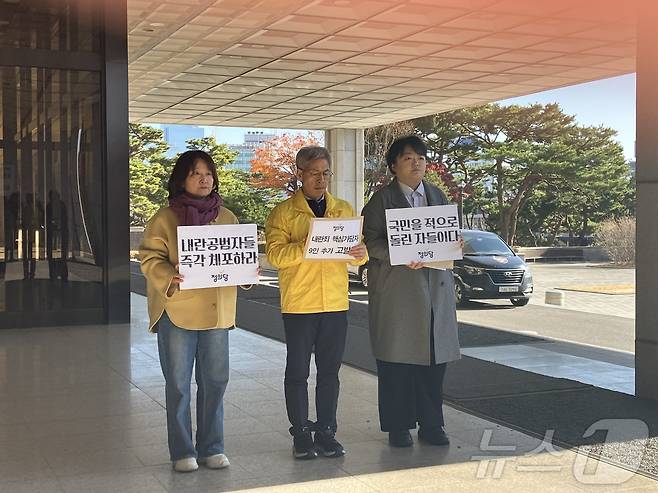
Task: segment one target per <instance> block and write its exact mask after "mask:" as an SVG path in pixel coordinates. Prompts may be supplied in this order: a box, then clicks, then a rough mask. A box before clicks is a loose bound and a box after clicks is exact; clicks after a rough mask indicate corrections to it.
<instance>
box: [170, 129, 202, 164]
mask: <svg viewBox="0 0 658 493" xmlns="http://www.w3.org/2000/svg"><path fill="white" fill-rule="evenodd" d="M160 130H162V131H163V132H164V139H165V141H167V144H169V150H168V151H167V156H168V157H173V156H175V155H176V154H180V153H181V152H184V151H186V150H187V141H188V140H190V139H201V138H203V136H204V132H203V128H202V127H197V126H195V125H160Z"/></svg>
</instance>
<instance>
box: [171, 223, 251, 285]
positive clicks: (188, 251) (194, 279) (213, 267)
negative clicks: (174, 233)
mask: <svg viewBox="0 0 658 493" xmlns="http://www.w3.org/2000/svg"><path fill="white" fill-rule="evenodd" d="M256 240H257V234H256V225H255V224H226V225H224V224H222V225H218V224H213V225H207V226H178V271H179V272H180V273H181V274H182V275H183V277H184V279H183V282H182V283H181V284H180V288H181V289H198V288H215V287H221V286H237V285H240V284H257V283H258V245H257V241H256Z"/></svg>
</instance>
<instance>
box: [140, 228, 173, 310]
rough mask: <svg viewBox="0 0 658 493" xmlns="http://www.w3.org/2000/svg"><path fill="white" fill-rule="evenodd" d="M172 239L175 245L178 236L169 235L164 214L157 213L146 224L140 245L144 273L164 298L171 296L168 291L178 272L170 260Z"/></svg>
mask: <svg viewBox="0 0 658 493" xmlns="http://www.w3.org/2000/svg"><path fill="white" fill-rule="evenodd" d="M172 241H173V242H174V243H173V244H174V245H175V242H176V238H169V237H168V234H167V228H166V225H165V223H164V221H163V218H162V216H160V215H156V216H155V217H153V219H151V220H150V221H149V222H148V224H147V225H146V228H145V229H144V236H143V239H142V244H141V245H140V247H139V258H140V259H141V269H142V273H143V274H144V277H146V280H147V281H148V283H149V284H150V285H151V286H152V287H153V288H154V290H155V291H156V292H157V293H158V294H159V295H162V296H163V297H164V298H170V296H168V295H167V292H168V291H169V287H170V286H171V281H172V279H173V278H174V275H175V274H176V269H175V267H174V266H173V265H172V264H171V262H170V261H169V256H170V251H169V249H170V245H172Z"/></svg>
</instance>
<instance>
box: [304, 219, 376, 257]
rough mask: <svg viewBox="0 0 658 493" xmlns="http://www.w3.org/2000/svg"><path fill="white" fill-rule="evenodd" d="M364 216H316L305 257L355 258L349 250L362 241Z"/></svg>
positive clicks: (307, 241)
mask: <svg viewBox="0 0 658 493" xmlns="http://www.w3.org/2000/svg"><path fill="white" fill-rule="evenodd" d="M362 226H363V218H362V217H350V218H341V219H329V218H314V219H313V222H312V223H311V227H310V231H309V234H308V237H307V238H306V247H305V249H304V258H305V259H307V260H354V257H352V256H351V255H348V254H347V252H349V251H350V249H351V248H352V247H353V246H356V245H358V244H359V243H361V229H362Z"/></svg>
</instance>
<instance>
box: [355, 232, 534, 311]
mask: <svg viewBox="0 0 658 493" xmlns="http://www.w3.org/2000/svg"><path fill="white" fill-rule="evenodd" d="M461 233H462V235H463V236H464V258H463V260H456V261H455V266H454V268H453V271H452V273H453V275H454V276H455V298H456V300H457V304H458V305H461V306H463V305H465V304H466V303H468V301H469V300H470V299H480V300H486V299H509V300H510V301H511V302H512V304H513V305H514V306H525V305H527V304H528V301H530V298H529V296H530V294H531V293H532V289H533V284H532V274H531V273H530V270H529V269H528V266H527V265H526V264H525V262H524V261H523V259H522V258H521V257H519V256H518V255H516V254H515V253H514V252H513V251H512V249H511V248H510V247H509V246H508V245H507V243H505V242H504V241H503V240H502V239H501V238H500V236H498V235H497V234H495V233H490V232H488V231H478V230H473V229H463V230H462V231H461ZM355 270H356V269H355ZM353 274H355V275H357V276H358V277H359V280H360V281H361V284H363V286H365V287H367V286H368V264H366V265H362V266H361V267H359V268H358V272H353Z"/></svg>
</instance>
